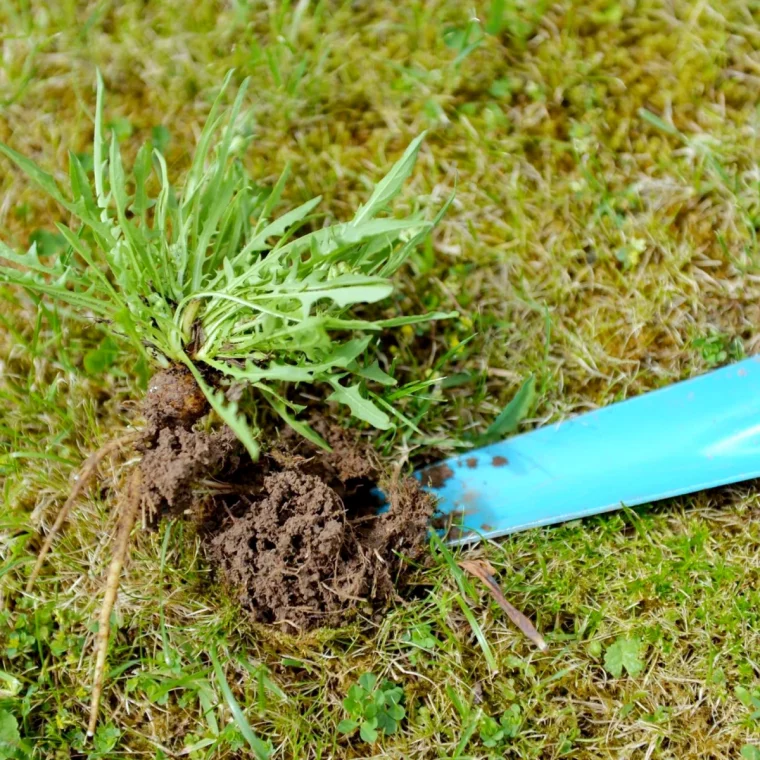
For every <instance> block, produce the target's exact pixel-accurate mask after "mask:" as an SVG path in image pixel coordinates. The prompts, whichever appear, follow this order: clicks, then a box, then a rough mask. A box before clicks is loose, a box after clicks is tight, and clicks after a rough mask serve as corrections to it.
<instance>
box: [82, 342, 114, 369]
mask: <svg viewBox="0 0 760 760" xmlns="http://www.w3.org/2000/svg"><path fill="white" fill-rule="evenodd" d="M118 355H119V346H118V344H117V343H116V341H114V339H113V338H112V337H111V336H110V335H107V336H106V337H105V338H104V339H103V340H102V341H101V342H100V345H99V346H98V347H97V348H93V349H91V350H90V351H88V352H87V353H86V354H85V355H84V359H83V362H82V363H83V364H84V368H85V370H86V371H87V374H89V375H102V374H104V373H105V372H106V370H108V369H109V368H110V367H112V366H113V365H114V362H115V361H116V359H117V357H118Z"/></svg>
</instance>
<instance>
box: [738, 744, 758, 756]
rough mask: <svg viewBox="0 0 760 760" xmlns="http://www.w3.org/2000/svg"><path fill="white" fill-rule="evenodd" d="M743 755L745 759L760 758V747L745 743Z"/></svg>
mask: <svg viewBox="0 0 760 760" xmlns="http://www.w3.org/2000/svg"><path fill="white" fill-rule="evenodd" d="M742 757H743V758H744V760H760V749H759V748H758V747H755V746H753V745H752V744H745V745H744V746H743V747H742Z"/></svg>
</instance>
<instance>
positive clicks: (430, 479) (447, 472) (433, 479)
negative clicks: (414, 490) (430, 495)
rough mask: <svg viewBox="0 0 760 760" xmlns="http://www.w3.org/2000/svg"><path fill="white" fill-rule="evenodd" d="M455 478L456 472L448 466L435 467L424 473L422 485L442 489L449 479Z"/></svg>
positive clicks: (439, 465)
mask: <svg viewBox="0 0 760 760" xmlns="http://www.w3.org/2000/svg"><path fill="white" fill-rule="evenodd" d="M453 477H454V471H453V470H452V469H451V467H449V466H448V465H447V464H438V465H434V466H433V467H428V468H427V469H426V470H425V471H424V472H423V473H422V485H424V486H428V487H430V488H441V486H443V484H444V483H445V482H446V481H447V480H448V479H449V478H453Z"/></svg>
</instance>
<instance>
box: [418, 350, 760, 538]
mask: <svg viewBox="0 0 760 760" xmlns="http://www.w3.org/2000/svg"><path fill="white" fill-rule="evenodd" d="M416 477H418V478H419V479H420V480H421V481H422V483H423V485H424V486H425V488H426V489H427V490H429V491H430V492H431V493H433V494H434V495H435V496H437V497H438V500H439V502H438V509H439V511H440V512H441V513H442V514H443V515H449V516H450V519H451V522H452V523H453V524H454V525H456V526H457V530H455V531H454V532H453V534H452V533H451V532H450V533H449V538H450V540H451V542H452V543H468V542H471V541H476V540H478V539H479V538H495V537H497V536H503V535H505V534H507V533H514V532H515V531H519V530H525V529H526V528H533V527H536V526H539V525H550V524H552V523H559V522H564V521H566V520H574V519H577V518H580V517H587V516H589V515H596V514H599V513H601V512H608V511H610V510H613V509H619V508H620V507H621V506H624V505H625V506H629V507H632V506H636V505H638V504H645V503H648V502H652V501H657V500H658V499H666V498H669V497H672V496H679V495H681V494H686V493H692V492H694V491H701V490H703V489H705V488H713V487H714V486H722V485H726V484H728V483H738V482H740V481H743V480H749V479H751V478H757V477H760V356H757V357H754V358H751V359H746V360H744V361H741V362H738V363H736V364H732V365H730V366H728V367H723V368H722V369H718V370H715V371H713V372H708V373H707V374H705V375H702V376H700V377H696V378H693V379H691V380H686V381H684V382H680V383H676V384H675V385H671V386H669V387H667V388H663V389H662V390H657V391H653V392H651V393H647V394H644V395H643V396H639V397H637V398H634V399H631V400H629V401H623V402H621V403H618V404H612V405H611V406H608V407H605V408H603V409H599V410H597V411H594V412H589V413H587V414H582V415H579V416H577V417H574V418H572V419H569V420H567V421H564V422H560V423H558V424H553V425H547V426H546V427H543V428H540V429H538V430H535V431H533V432H530V433H526V434H524V435H518V436H515V437H514V438H509V439H507V440H505V441H502V442H500V443H495V444H493V445H490V446H485V447H484V448H480V449H474V450H472V451H468V452H466V453H464V454H462V455H461V456H457V457H453V458H451V459H447V460H445V461H444V462H439V463H437V464H435V465H432V466H430V467H427V468H425V469H423V470H421V471H419V472H418V473H416Z"/></svg>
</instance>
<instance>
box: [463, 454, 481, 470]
mask: <svg viewBox="0 0 760 760" xmlns="http://www.w3.org/2000/svg"><path fill="white" fill-rule="evenodd" d="M464 461H465V464H466V465H467V466H468V467H469V468H470V469H471V470H474V469H475V468H476V467H477V466H478V460H477V457H468V458H467V459H465V460H464Z"/></svg>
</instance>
